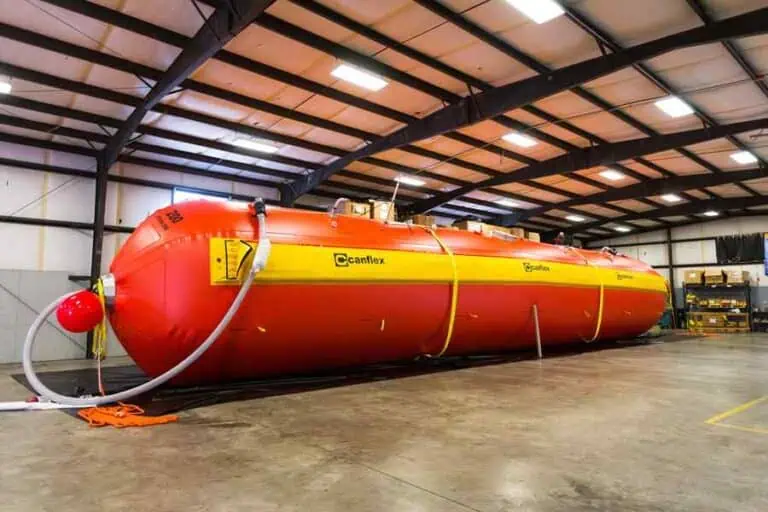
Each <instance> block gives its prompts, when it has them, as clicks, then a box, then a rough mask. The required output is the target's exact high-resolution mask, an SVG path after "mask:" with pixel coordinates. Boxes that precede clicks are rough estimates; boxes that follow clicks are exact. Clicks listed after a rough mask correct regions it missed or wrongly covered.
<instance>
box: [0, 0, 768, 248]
mask: <svg viewBox="0 0 768 512" xmlns="http://www.w3.org/2000/svg"><path fill="white" fill-rule="evenodd" d="M550 1H551V0H547V1H544V0H536V1H535V2H527V3H528V4H537V5H539V6H541V5H543V4H547V3H548V2H550ZM519 3H526V2H525V1H522V2H521V0H515V1H513V0H443V1H440V2H438V1H436V0H322V1H313V0H277V1H275V2H273V3H272V2H268V1H267V2H257V1H253V2H248V1H246V0H217V1H212V0H206V1H202V0H198V1H196V2H195V1H193V0H165V1H163V2H162V9H158V6H159V4H158V3H157V2H147V1H145V0H100V1H98V2H84V1H81V0H0V88H2V86H3V83H10V84H11V86H12V90H11V91H10V93H7V94H0V141H4V142H6V143H12V144H19V145H27V146H36V147H44V148H47V149H52V150H56V151H62V152H70V153H75V154H85V155H92V156H94V157H96V156H98V157H99V158H102V160H100V161H101V162H105V161H106V163H107V164H109V163H111V161H113V160H114V159H117V160H119V161H121V162H125V163H134V164H141V165H145V166H155V167H161V168H168V169H174V170H182V171H183V172H190V173H201V174H204V175H209V176H214V175H217V173H220V174H221V175H222V176H223V177H225V178H228V179H229V178H232V177H234V176H237V177H236V178H235V179H237V180H240V181H245V182H250V183H254V184H258V185H262V186H265V185H266V186H271V187H275V188H277V189H279V190H280V192H281V196H282V197H283V198H284V201H285V202H287V203H291V204H295V205H297V206H301V205H310V204H315V205H316V204H318V203H317V198H323V199H325V200H330V199H332V198H334V197H338V196H346V197H353V198H355V197H357V198H361V197H390V196H391V195H392V192H393V190H394V188H395V185H396V184H398V182H399V190H398V198H399V200H400V202H401V204H402V207H403V208H404V209H405V210H407V211H410V212H412V213H416V212H422V211H432V212H434V213H435V214H437V215H442V216H447V217H454V218H460V217H465V216H471V217H476V218H481V219H484V220H487V221H489V222H495V223H501V224H505V225H513V224H514V225H521V226H524V227H526V228H529V229H534V230H538V231H551V230H555V231H560V230H563V231H568V232H571V233H574V234H575V235H576V236H579V237H581V238H583V239H586V240H589V239H600V238H607V237H610V236H612V235H615V234H617V232H621V233H624V232H642V231H648V230H652V229H659V228H665V227H669V226H672V225H678V224H687V223H691V222H697V221H702V220H709V219H712V218H715V217H722V216H744V215H756V214H758V213H760V212H763V213H765V212H766V209H767V208H768V195H766V194H768V170H766V169H765V167H764V166H765V161H766V158H768V145H767V143H768V85H767V84H766V82H765V73H766V71H767V70H768V34H766V32H768V8H767V6H766V2H765V0H687V1H686V0H645V1H643V2H637V1H630V0H574V1H568V0H561V1H560V2H559V4H556V5H554V6H551V5H550V7H553V8H554V9H555V11H554V14H555V16H554V17H553V18H552V19H550V20H548V21H546V22H544V23H537V22H536V21H534V20H533V19H531V18H529V17H528V16H527V15H526V14H524V13H523V12H522V11H521V10H518V8H517V7H516V6H515V5H514V4H519ZM259 4H263V5H259ZM558 5H559V6H560V7H561V8H562V11H563V12H558V8H557V7H558ZM244 6H248V7H249V8H251V7H252V11H250V12H248V13H246V12H245V7H244ZM264 6H267V8H266V10H265V11H264V12H263V13H261V9H262V8H263V7H264ZM214 13H218V14H214ZM535 15H536V14H535V13H534V16H535ZM216 16H223V18H222V19H229V20H230V21H231V22H232V24H233V25H234V24H235V23H236V22H238V21H240V22H243V23H244V27H245V28H244V29H242V31H240V32H239V33H237V32H236V31H235V32H234V33H233V34H236V35H234V37H233V38H232V39H231V40H222V39H221V35H216V34H215V32H216V29H215V27H214V24H215V23H216V22H217V18H216ZM247 16H253V19H255V21H254V22H253V23H248V21H250V18H247ZM206 24H207V25H206ZM206 30H210V33H207V34H206ZM201 36H203V37H202V40H205V41H206V42H205V44H206V45H208V47H207V48H203V49H201V48H200V41H201ZM222 47H223V49H222V50H219V48H222ZM627 49H631V50H629V51H626V50H627ZM206 50H207V52H208V53H206V52H205V51H206ZM209 55H212V56H211V57H210V58H208V57H209ZM190 56H191V57H192V58H191V60H190V59H187V57H190ZM195 58H197V59H198V60H199V62H202V65H200V66H199V67H198V66H197V64H198V63H199V62H198V61H196V60H195ZM185 59H187V60H185ZM181 61H184V62H187V63H189V62H192V63H194V64H195V65H194V66H193V67H192V68H190V69H189V70H184V69H181V68H183V66H182V64H184V62H181ZM192 69H194V71H192ZM179 70H181V72H179ZM190 72H191V74H189V73H190ZM350 73H351V74H350ZM174 79H175V80H174ZM354 81H357V82H358V83H353V82H354ZM361 81H362V82H361ZM361 84H362V85H361ZM164 85H169V87H167V88H165V89H164V88H163V87H162V86H164ZM151 91H154V92H151ZM153 95H156V96H157V99H158V100H159V103H156V104H155V102H154V101H151V100H152V99H153ZM670 105H671V106H672V107H673V108H676V110H673V111H671V114H670V113H668V112H665V111H664V110H662V109H661V108H660V107H661V106H670ZM137 107H138V108H139V110H140V111H143V110H144V109H145V108H146V109H147V111H148V113H147V114H146V115H145V116H144V117H143V119H142V120H141V124H140V125H137V126H135V127H134V125H133V124H130V123H128V120H129V118H131V114H132V112H134V110H135V109H137ZM137 117H138V118H141V116H140V115H134V116H132V120H131V122H133V120H135V119H136V118H137ZM118 139H122V140H119V141H118ZM626 141H633V142H629V143H626ZM118 142H119V143H118ZM622 143H623V144H622ZM109 153H113V154H112V156H113V157H114V158H112V159H111V160H110V159H107V160H103V158H104V157H105V155H109ZM6 160H7V159H6ZM4 163H12V162H8V161H5V162H4Z"/></svg>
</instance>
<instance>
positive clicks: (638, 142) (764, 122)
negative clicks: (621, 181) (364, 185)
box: [412, 118, 768, 213]
mask: <svg viewBox="0 0 768 512" xmlns="http://www.w3.org/2000/svg"><path fill="white" fill-rule="evenodd" d="M761 128H768V118H765V119H757V120H754V121H745V122H741V123H733V124H729V125H719V126H712V127H709V128H704V129H700V130H690V131H686V132H677V133H669V134H665V135H658V136H654V137H646V138H643V139H633V140H628V141H623V142H614V143H610V144H603V145H600V146H594V147H590V148H584V149H579V150H576V151H572V152H570V153H567V154H565V155H561V156H558V157H555V158H551V159H549V160H545V161H543V162H540V163H538V164H536V165H531V166H528V167H525V168H523V169H518V170H516V171H512V172H510V173H508V174H505V175H504V176H498V177H495V178H490V179H487V180H484V181H481V182H479V183H473V184H471V185H468V186H465V187H461V188H458V189H456V190H452V191H450V192H445V193H443V194H440V195H438V196H435V197H433V198H431V199H428V200H424V201H420V202H418V203H415V204H414V205H412V211H413V212H415V213H418V212H424V211H428V210H430V209H431V208H435V207H436V206H438V205H440V204H443V203H445V202H447V201H450V200H452V199H455V198H457V197H460V196H463V195H465V194H469V193H470V192H474V191H475V190H479V189H485V188H488V187H493V186H498V185H503V184H507V183H514V182H518V181H520V180H522V179H534V178H541V177H544V176H551V175H555V174H566V173H572V172H575V171H578V170H581V169H589V168H590V167H595V166H598V165H609V164H611V163H613V162H619V161H621V160H626V159H629V158H634V157H637V156H643V155H648V154H651V153H658V152H660V151H666V150H669V149H674V148H678V147H682V146H688V145H691V144H697V143H699V142H704V141H708V140H712V139H718V138H721V137H725V136H726V135H732V134H735V133H742V132H746V131H750V130H757V129H761ZM555 207H557V206H555Z"/></svg>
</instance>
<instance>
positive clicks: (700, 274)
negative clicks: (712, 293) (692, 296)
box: [683, 270, 704, 284]
mask: <svg viewBox="0 0 768 512" xmlns="http://www.w3.org/2000/svg"><path fill="white" fill-rule="evenodd" d="M683 281H684V282H685V284H703V283H704V271H703V270H686V271H685V276H684V277H683Z"/></svg>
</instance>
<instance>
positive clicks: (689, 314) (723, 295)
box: [683, 283, 752, 332]
mask: <svg viewBox="0 0 768 512" xmlns="http://www.w3.org/2000/svg"><path fill="white" fill-rule="evenodd" d="M689 295H693V296H694V297H696V299H697V301H696V303H695V304H692V303H691V302H690V301H689ZM683 296H684V298H685V312H686V320H688V329H689V330H695V331H704V332H750V331H751V330H752V288H751V286H750V284H749V283H730V284H728V283H723V284H690V283H685V284H684V285H683ZM701 299H704V300H712V299H723V300H724V301H727V300H740V299H742V301H743V303H744V304H745V306H744V307H734V306H699V305H698V302H699V300H701ZM734 309H738V310H739V312H734ZM696 313H722V314H724V315H727V316H728V317H736V316H737V315H738V316H742V317H743V318H745V319H746V320H745V321H744V323H745V324H746V325H745V326H743V327H733V326H716V327H710V326H701V325H696V326H694V327H693V328H692V327H691V320H692V319H693V318H695V317H696ZM700 317H704V315H700ZM737 321H738V320H737Z"/></svg>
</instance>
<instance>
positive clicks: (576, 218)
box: [565, 215, 586, 222]
mask: <svg viewBox="0 0 768 512" xmlns="http://www.w3.org/2000/svg"><path fill="white" fill-rule="evenodd" d="M565 220H569V221H571V222H584V221H585V220H586V219H585V218H584V217H582V216H581V215H568V216H567V217H566V218H565Z"/></svg>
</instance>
